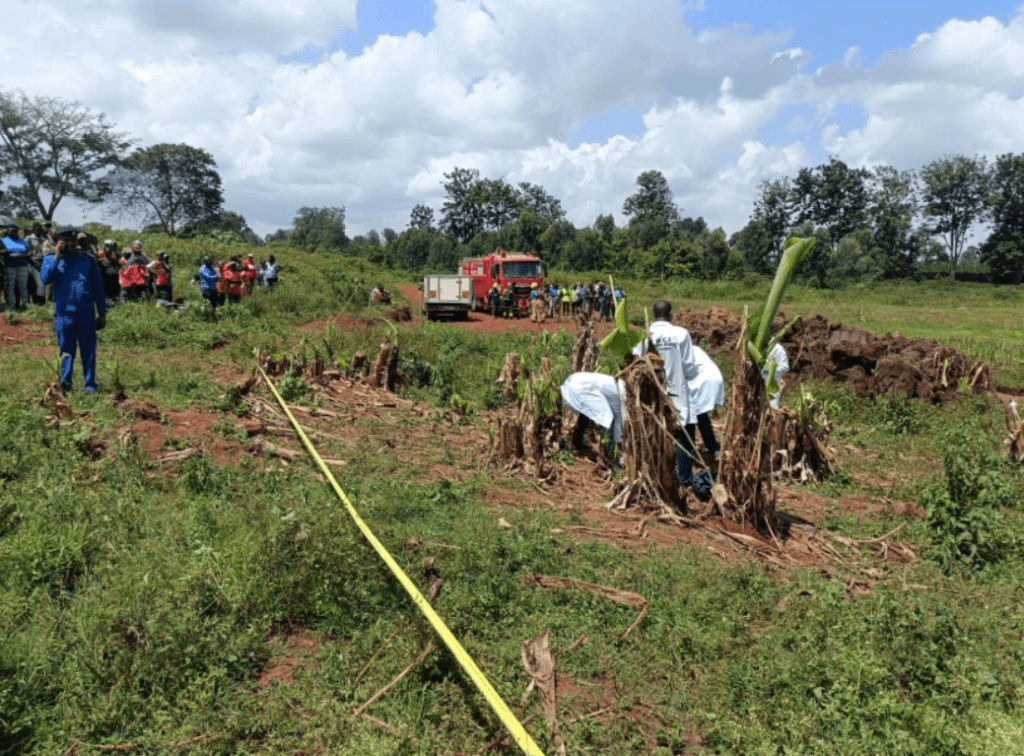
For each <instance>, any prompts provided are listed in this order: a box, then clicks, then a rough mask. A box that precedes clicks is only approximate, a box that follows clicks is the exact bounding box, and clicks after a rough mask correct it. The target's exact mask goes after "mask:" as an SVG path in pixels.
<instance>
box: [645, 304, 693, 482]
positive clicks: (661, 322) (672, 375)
mask: <svg viewBox="0 0 1024 756" xmlns="http://www.w3.org/2000/svg"><path fill="white" fill-rule="evenodd" d="M653 314H654V322H653V323H651V327H650V333H651V335H650V336H649V337H648V338H647V339H644V341H643V342H641V343H640V344H639V345H638V346H637V348H636V349H635V350H633V352H634V354H636V355H637V356H640V355H642V354H643V353H644V352H646V351H648V349H649V348H650V346H651V345H653V346H654V347H655V348H656V349H657V350H658V354H660V355H661V358H662V359H663V360H664V361H665V389H666V391H667V392H668V395H669V396H670V397H672V402H673V403H674V404H675V405H676V412H677V413H678V423H679V430H677V431H676V432H675V439H676V474H677V475H678V476H679V481H680V482H681V483H682V484H683V485H684V486H686V487H690V486H692V485H693V460H694V459H696V456H697V447H696V442H695V438H694V436H695V431H696V428H697V417H696V415H694V414H693V412H692V408H691V407H690V386H689V383H690V381H693V380H695V379H696V378H697V376H698V375H699V373H700V369H699V368H698V367H697V360H696V358H695V357H694V354H693V340H692V339H691V338H690V332H689V331H687V330H686V329H685V328H683V327H681V326H676V325H672V305H671V303H669V302H667V301H665V300H664V299H661V300H658V301H657V302H655V303H654V308H653ZM701 498H703V494H701Z"/></svg>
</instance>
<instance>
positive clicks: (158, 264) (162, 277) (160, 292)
mask: <svg viewBox="0 0 1024 756" xmlns="http://www.w3.org/2000/svg"><path fill="white" fill-rule="evenodd" d="M147 267H148V268H149V271H150V273H152V274H153V280H154V282H155V283H156V296H157V299H163V300H165V301H167V302H173V301H174V298H173V297H172V296H171V294H172V291H171V264H170V262H168V260H167V253H166V252H157V253H156V259H155V260H154V261H153V262H151V263H150V264H149V265H148V266H147Z"/></svg>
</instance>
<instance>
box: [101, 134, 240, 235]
mask: <svg viewBox="0 0 1024 756" xmlns="http://www.w3.org/2000/svg"><path fill="white" fill-rule="evenodd" d="M104 181H105V182H106V183H107V185H108V186H109V188H110V194H109V196H108V197H107V199H106V202H107V204H109V205H111V206H112V207H113V208H114V210H115V211H116V212H117V213H123V214H126V215H129V216H132V217H134V218H136V219H137V220H139V221H141V222H142V224H143V225H149V224H158V225H159V226H160V227H161V228H163V230H164V232H165V233H167V234H170V235H171V236H173V235H174V234H176V233H177V231H178V229H179V228H181V226H182V225H184V224H186V223H196V224H200V225H202V224H214V223H216V222H217V220H218V218H219V216H220V213H221V206H222V205H223V204H224V195H223V193H222V192H221V182H220V174H219V173H217V164H216V162H214V160H213V155H211V154H210V153H209V152H207V151H206V150H204V149H201V148H199V147H192V146H190V145H187V144H157V145H154V146H152V147H146V148H142V149H138V150H136V151H135V152H133V153H132V154H131V155H130V156H129V157H128V158H126V159H125V160H124V162H122V163H121V165H119V166H118V167H116V168H114V170H113V171H111V172H110V173H109V174H108V175H107V176H106V178H105V179H104Z"/></svg>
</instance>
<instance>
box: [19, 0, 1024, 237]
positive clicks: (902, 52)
mask: <svg viewBox="0 0 1024 756" xmlns="http://www.w3.org/2000/svg"><path fill="white" fill-rule="evenodd" d="M4 14H5V21H6V22H7V23H8V25H9V26H10V27H11V28H17V29H18V30H19V35H20V37H19V41H20V47H18V46H11V45H7V46H0V89H4V90H11V89H21V90H23V91H25V92H26V93H29V94H38V95H47V96H53V97H61V98H66V99H71V100H78V101H81V102H82V103H84V104H85V105H86V106H88V107H89V108H91V109H93V110H96V111H98V112H103V113H105V114H106V115H107V116H108V118H109V119H110V120H111V121H112V122H113V123H116V124H117V125H118V127H119V128H120V129H122V130H124V131H127V132H128V133H130V134H131V135H132V136H133V137H135V138H136V139H138V140H139V144H141V145H151V144H157V143H162V142H170V143H180V142H185V143H188V144H191V145H195V146H199V147H202V148H204V149H206V150H208V151H209V152H210V153H211V154H212V155H213V156H214V158H215V160H216V161H217V166H218V170H219V171H220V173H221V176H222V178H223V182H224V191H225V197H226V204H227V207H228V208H229V209H231V210H233V211H235V212H240V213H242V214H243V215H244V216H245V217H246V219H247V220H248V221H249V223H250V225H252V226H253V228H255V229H256V230H257V231H258V232H260V233H269V232H271V231H273V230H275V229H276V228H278V227H287V226H288V225H290V223H291V221H292V219H293V218H294V215H295V212H296V211H297V209H298V208H300V207H303V206H308V207H334V206H341V205H344V206H345V208H346V211H347V222H348V225H349V229H350V232H351V233H353V234H357V233H365V232H367V231H369V230H370V229H371V228H372V229H377V230H378V231H379V230H381V229H383V228H393V229H395V230H397V231H401V230H402V229H403V228H405V226H406V224H407V223H408V220H409V212H410V210H411V209H412V207H413V206H414V205H416V204H426V205H429V206H431V207H433V208H435V210H439V209H440V206H441V203H442V202H443V201H444V193H443V189H442V182H443V180H444V174H445V173H446V172H449V171H451V170H452V168H454V167H464V168H476V169H477V170H479V171H480V173H481V175H483V176H486V177H489V178H504V179H505V180H506V181H509V182H511V183H519V182H523V181H528V182H530V183H534V184H539V185H541V186H543V187H545V188H546V189H547V190H548V191H549V192H550V193H551V194H553V195H554V196H555V197H557V198H559V199H560V200H561V202H562V205H563V207H564V208H565V210H566V212H567V214H568V217H569V219H570V220H571V221H572V222H573V223H574V224H576V226H577V227H584V226H587V225H589V224H591V223H592V222H593V221H594V219H595V218H596V217H597V216H598V215H599V214H606V213H612V214H613V215H615V216H616V218H617V220H618V221H619V222H621V221H622V220H623V217H622V214H621V208H622V204H623V201H624V199H625V198H626V197H627V196H629V195H630V194H631V193H632V192H633V191H635V188H636V185H635V180H636V177H637V176H638V175H639V174H640V173H642V172H643V171H646V170H651V169H655V170H659V171H661V172H662V173H663V174H664V175H665V177H666V178H667V179H668V181H669V185H670V187H671V188H672V191H673V193H674V196H675V198H676V201H677V203H678V204H679V205H680V206H681V207H682V209H683V212H684V214H685V215H689V216H697V215H700V216H703V217H704V218H705V220H706V221H707V222H708V224H709V225H710V226H711V227H712V228H715V227H718V226H721V227H723V228H724V229H725V230H726V232H727V233H733V232H735V231H738V230H739V229H740V228H742V227H743V225H744V224H745V223H746V222H747V220H748V218H749V215H750V211H751V207H752V205H753V201H754V199H755V197H756V194H757V190H758V186H759V184H760V183H761V182H763V181H765V180H769V179H775V178H779V177H781V176H786V175H795V173H796V172H797V171H798V170H799V169H800V168H802V167H805V166H807V167H814V166H815V165H818V164H821V163H823V162H826V161H827V160H828V158H829V156H830V155H834V156H836V157H838V158H839V159H842V160H844V161H846V162H847V163H848V164H850V165H854V166H863V167H871V166H875V165H880V164H887V165H893V166H895V167H897V168H900V169H904V170H911V169H918V168H921V167H922V166H924V165H926V164H927V163H928V162H929V161H931V160H934V159H936V158H938V157H942V156H943V155H945V154H949V153H963V154H983V155H987V156H989V157H994V156H995V155H998V154H1002V153H1005V152H1019V151H1021V150H1022V145H1024V75H1022V72H1024V5H1020V4H1018V3H1017V2H1010V1H1008V0H1001V1H998V2H997V1H992V0H977V2H965V1H954V0H935V1H934V2H929V3H924V2H915V3H907V2H902V3H901V2H898V0H893V1H891V2H884V3H883V2H877V1H876V0H864V1H863V2H859V3H842V4H840V3H827V2H809V1H805V0H788V1H786V0H782V1H774V2H767V1H761V2H752V1H746V2H740V1H739V0H735V1H726V0H722V1H716V0H706V1H705V2H704V3H703V4H701V3H699V2H690V3H681V2H679V1H678V0H640V1H639V2H633V3H628V2H622V0H558V2H551V1H550V0H485V2H484V3H481V2H479V0H390V1H388V0H332V2H331V3H329V4H327V3H323V1H322V0H288V2H286V3H282V2H280V0H218V2H214V3H211V2H209V0H175V2H173V3H172V2H164V3H160V2H157V3H154V2H152V1H151V0H90V1H89V2H88V3H86V2H80V1H77V2H76V1H74V0H73V1H72V2H70V3H64V4H62V5H60V6H59V7H58V6H56V5H52V4H51V5H45V4H44V5H40V4H39V3H36V2H33V0H9V1H8V2H7V3H6V4H5V7H4ZM958 19H960V20H958ZM66 35H74V37H75V39H76V40H78V42H79V44H80V45H81V47H82V48H83V49H88V50H89V51H90V54H89V55H86V56H79V57H78V58H76V60H75V65H74V66H68V65H67V63H66V60H65V59H63V58H60V57H58V56H36V57H34V58H32V61H31V64H28V63H27V61H26V59H25V57H24V55H23V54H22V53H21V51H22V50H25V49H29V50H33V49H45V48H47V46H49V45H51V44H52V40H53V39H54V38H55V37H57V38H59V37H63V36H66ZM129 40H144V44H126V41H129ZM851 48H857V53H856V55H854V56H852V57H851V56H848V51H849V50H850V49H851ZM61 212H66V213H67V215H66V216H64V217H63V218H60V219H59V220H63V219H66V220H68V221H71V222H77V221H79V220H81V217H82V215H83V214H84V213H86V212H90V211H86V210H82V209H81V208H78V209H76V208H75V206H74V205H73V204H72V203H66V205H62V206H61ZM76 213H77V215H76ZM111 220H112V221H113V222H114V223H115V224H116V223H118V222H120V219H116V218H113V219H111ZM125 222H126V223H128V222H130V219H125Z"/></svg>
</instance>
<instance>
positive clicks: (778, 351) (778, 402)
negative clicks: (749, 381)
mask: <svg viewBox="0 0 1024 756" xmlns="http://www.w3.org/2000/svg"><path fill="white" fill-rule="evenodd" d="M772 363H774V364H775V381H776V382H777V383H778V384H779V390H778V391H776V392H775V393H774V394H772V396H771V399H770V404H771V406H772V409H778V408H779V407H781V406H782V376H784V375H785V374H786V373H788V372H789V357H788V356H787V355H786V350H785V349H783V348H782V344H776V345H775V346H773V347H772V351H770V352H769V353H768V359H767V360H765V363H764V367H763V368H762V369H761V377H762V378H763V379H764V380H765V381H767V380H768V372H769V370H770V369H771V366H772Z"/></svg>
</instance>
